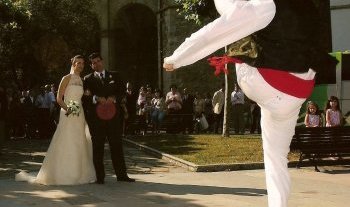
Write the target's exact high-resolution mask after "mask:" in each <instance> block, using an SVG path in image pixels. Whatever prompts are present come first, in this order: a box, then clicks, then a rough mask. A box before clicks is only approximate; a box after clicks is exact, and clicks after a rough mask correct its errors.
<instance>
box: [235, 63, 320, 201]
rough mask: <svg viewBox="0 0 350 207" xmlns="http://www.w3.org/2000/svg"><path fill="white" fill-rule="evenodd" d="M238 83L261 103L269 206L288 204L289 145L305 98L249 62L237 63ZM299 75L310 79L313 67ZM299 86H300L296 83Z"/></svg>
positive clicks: (312, 74) (251, 97)
mask: <svg viewBox="0 0 350 207" xmlns="http://www.w3.org/2000/svg"><path fill="white" fill-rule="evenodd" d="M236 72H237V83H238V84H239V86H240V87H241V89H242V90H243V92H244V93H245V94H246V95H247V96H248V97H249V98H250V99H251V100H253V101H255V102H256V103H257V104H258V105H259V106H260V107H261V130H262V140H263V149H264V163H265V177H266V188H267V193H268V204H269V207H287V203H288V197H289V193H290V176H289V173H288V166H287V164H288V159H287V155H288V152H289V145H290V142H291V140H292V137H293V135H294V130H295V126H296V122H297V119H298V115H299V111H300V107H301V105H302V104H303V102H304V101H305V99H302V98H296V97H294V96H290V95H288V94H285V93H283V92H280V91H278V90H277V89H275V88H273V87H272V86H270V85H269V84H268V83H267V82H266V81H265V80H264V79H263V77H262V76H261V75H260V73H259V71H258V70H257V69H256V68H254V67H251V66H249V65H247V64H236ZM296 76H298V77H300V78H302V79H305V80H311V79H313V78H314V76H315V72H314V71H313V70H311V69H310V70H309V72H307V73H303V74H297V75H296ZM296 87H297V86H296Z"/></svg>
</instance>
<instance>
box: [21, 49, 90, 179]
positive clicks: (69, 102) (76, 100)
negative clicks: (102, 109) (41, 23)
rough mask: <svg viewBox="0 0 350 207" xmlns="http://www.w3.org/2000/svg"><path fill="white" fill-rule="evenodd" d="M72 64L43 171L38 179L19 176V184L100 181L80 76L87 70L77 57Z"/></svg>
mask: <svg viewBox="0 0 350 207" xmlns="http://www.w3.org/2000/svg"><path fill="white" fill-rule="evenodd" d="M71 61H72V66H71V72H70V74H68V75H66V76H64V77H63V78H62V80H61V83H60V85H59V88H58V94H57V103H58V104H59V105H60V106H61V112H60V120H59V124H58V126H57V129H56V132H55V134H54V136H53V138H52V141H51V143H50V146H49V149H48V150H47V153H46V156H45V159H44V162H43V164H42V167H41V168H40V171H39V173H38V175H37V176H36V177H33V176H30V175H29V174H27V173H25V172H21V173H19V174H17V175H16V180H17V181H28V182H31V183H39V184H44V185H77V184H84V183H92V182H94V181H95V180H96V175H95V170H94V166H93V161H92V144H91V138H90V134H89V129H88V128H87V124H86V122H85V117H84V112H83V110H82V104H81V97H82V95H83V93H84V90H83V82H82V80H81V78H80V73H81V72H82V70H83V69H84V58H83V56H81V55H77V56H75V57H73V58H72V60H71ZM74 105H75V106H76V107H75V106H74Z"/></svg>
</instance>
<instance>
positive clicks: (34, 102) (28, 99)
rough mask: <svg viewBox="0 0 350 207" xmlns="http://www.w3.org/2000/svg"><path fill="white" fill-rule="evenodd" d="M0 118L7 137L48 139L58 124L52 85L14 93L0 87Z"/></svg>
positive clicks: (14, 91) (54, 92)
mask: <svg viewBox="0 0 350 207" xmlns="http://www.w3.org/2000/svg"><path fill="white" fill-rule="evenodd" d="M0 93H1V95H0V96H1V119H2V120H3V121H4V127H3V130H2V131H3V133H4V136H5V137H7V138H11V137H24V138H29V139H30V138H39V139H47V138H50V137H51V136H52V134H53V132H54V130H55V128H56V125H57V122H58V110H59V108H58V105H57V103H56V93H57V91H56V88H55V85H54V84H48V85H44V86H41V87H39V88H38V89H36V90H24V91H16V90H13V89H11V88H8V89H6V90H5V89H4V88H2V87H0Z"/></svg>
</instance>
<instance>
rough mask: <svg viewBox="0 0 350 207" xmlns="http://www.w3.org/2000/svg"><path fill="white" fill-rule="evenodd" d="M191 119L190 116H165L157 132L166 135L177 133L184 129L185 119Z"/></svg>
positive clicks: (191, 116)
mask: <svg viewBox="0 0 350 207" xmlns="http://www.w3.org/2000/svg"><path fill="white" fill-rule="evenodd" d="M186 118H187V119H191V120H192V119H193V115H192V114H167V115H166V116H165V117H164V120H163V121H162V122H161V124H160V126H159V128H158V129H159V130H164V131H166V133H179V132H181V131H184V129H185V127H186V126H185V125H184V124H185V123H186V121H185V119H186Z"/></svg>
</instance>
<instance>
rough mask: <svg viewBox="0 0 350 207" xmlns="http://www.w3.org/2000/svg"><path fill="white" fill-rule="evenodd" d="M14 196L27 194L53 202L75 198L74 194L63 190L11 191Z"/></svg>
mask: <svg viewBox="0 0 350 207" xmlns="http://www.w3.org/2000/svg"><path fill="white" fill-rule="evenodd" d="M13 193H15V194H27V195H31V196H35V197H41V198H50V199H53V200H59V199H60V198H65V197H75V196H77V195H76V194H71V193H67V192H65V191H63V190H41V191H39V190H36V191H13Z"/></svg>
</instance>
